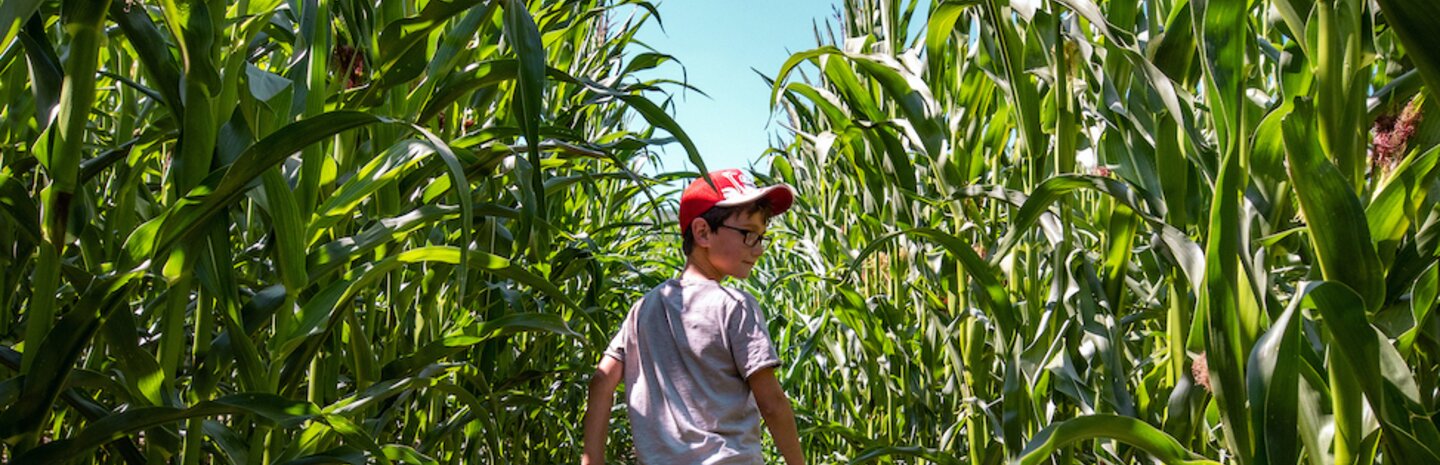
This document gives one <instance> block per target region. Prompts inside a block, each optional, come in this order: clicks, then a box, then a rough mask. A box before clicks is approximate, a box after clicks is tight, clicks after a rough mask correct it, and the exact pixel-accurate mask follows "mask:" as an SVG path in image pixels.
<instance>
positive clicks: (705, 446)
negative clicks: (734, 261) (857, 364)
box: [605, 277, 780, 464]
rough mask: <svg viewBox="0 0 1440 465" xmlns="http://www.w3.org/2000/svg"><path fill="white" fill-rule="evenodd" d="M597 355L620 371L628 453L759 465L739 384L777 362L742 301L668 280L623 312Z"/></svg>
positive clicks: (695, 283) (667, 460) (745, 297)
mask: <svg viewBox="0 0 1440 465" xmlns="http://www.w3.org/2000/svg"><path fill="white" fill-rule="evenodd" d="M605 354H606V355H608V356H611V357H614V358H615V359H617V360H620V361H622V362H624V365H625V368H624V379H625V385H626V389H627V394H628V397H629V399H630V401H629V412H630V418H631V419H632V420H631V422H632V426H633V427H634V441H635V448H636V451H637V452H638V453H639V456H641V457H644V458H646V459H647V462H650V463H664V464H686V463H696V464H700V463H704V464H732V463H733V464H752V463H753V464H758V463H761V461H760V459H761V454H760V412H759V410H758V409H757V408H756V405H755V400H754V399H753V398H752V397H751V392H750V387H749V385H748V384H747V383H746V378H748V377H749V376H750V375H751V374H753V373H755V372H756V371H758V370H760V369H762V368H767V367H773V366H776V365H779V364H780V359H779V357H778V356H777V355H776V353H775V349H774V347H773V346H772V345H771V343H770V337H769V335H768V333H767V331H766V329H765V319H764V317H763V316H762V315H761V314H760V310H759V307H758V306H757V305H756V304H755V299H754V298H753V297H751V296H750V295H749V294H747V293H745V292H744V291H740V290H737V289H729V288H726V287H724V286H721V285H720V284H719V283H716V282H715V281H711V280H708V279H703V278H694V277H684V278H679V279H670V280H667V281H665V282H664V283H662V284H661V285H659V286H657V287H656V288H655V289H654V290H652V291H650V293H648V294H646V295H645V297H644V298H643V299H641V300H640V302H638V303H637V304H636V305H635V306H634V307H632V308H631V310H630V313H629V315H628V316H626V318H625V322H624V323H622V325H621V327H620V331H619V332H618V333H617V334H616V335H615V338H614V339H613V340H612V341H611V343H610V346H609V347H608V348H607V349H606V351H605Z"/></svg>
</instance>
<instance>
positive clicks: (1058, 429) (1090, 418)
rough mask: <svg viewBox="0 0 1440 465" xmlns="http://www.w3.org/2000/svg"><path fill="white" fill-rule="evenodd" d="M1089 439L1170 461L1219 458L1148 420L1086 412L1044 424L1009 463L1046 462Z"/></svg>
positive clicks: (1184, 463) (1201, 464)
mask: <svg viewBox="0 0 1440 465" xmlns="http://www.w3.org/2000/svg"><path fill="white" fill-rule="evenodd" d="M1091 439H1114V440H1116V441H1120V442H1123V443H1125V444H1129V445H1132V446H1135V447H1137V448H1139V449H1140V450H1143V451H1145V452H1146V453H1148V454H1150V455H1151V456H1152V457H1154V458H1155V459H1157V460H1159V461H1161V462H1163V463H1166V464H1170V465H1219V462H1214V461H1211V460H1205V459H1203V458H1201V457H1200V456H1199V455H1196V454H1195V453H1194V452H1191V451H1189V450H1187V449H1185V446H1183V445H1181V444H1180V441H1177V440H1175V438H1174V437H1172V436H1170V435H1168V434H1165V432H1164V431H1160V430H1159V429H1156V428H1155V427H1154V426H1150V424H1149V423H1145V422H1143V421H1140V420H1136V419H1134V418H1130V417H1121V416H1115V415H1106V414H1094V415H1086V416H1082V417H1077V418H1072V419H1070V420H1065V421H1062V422H1059V423H1055V424H1052V425H1050V426H1046V427H1045V429H1043V430H1040V433H1039V434H1036V435H1035V437H1034V438H1032V439H1030V442H1029V443H1027V444H1025V452H1024V453H1023V454H1022V455H1021V456H1020V457H1019V458H1017V459H1015V460H1013V461H1012V462H1011V463H1012V464H1015V465H1037V464H1040V463H1045V462H1046V461H1048V460H1049V459H1050V456H1051V455H1053V454H1054V453H1055V452H1056V451H1057V450H1059V449H1060V448H1061V447H1064V446H1066V445H1069V444H1072V443H1075V442H1079V441H1085V440H1091Z"/></svg>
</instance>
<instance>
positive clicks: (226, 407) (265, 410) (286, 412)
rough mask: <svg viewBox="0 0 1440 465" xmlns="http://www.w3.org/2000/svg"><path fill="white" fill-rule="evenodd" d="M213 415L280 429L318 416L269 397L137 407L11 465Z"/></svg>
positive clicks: (56, 457) (303, 405)
mask: <svg viewBox="0 0 1440 465" xmlns="http://www.w3.org/2000/svg"><path fill="white" fill-rule="evenodd" d="M217 415H251V416H253V417H255V418H260V419H265V420H267V421H269V422H271V423H274V424H279V425H280V426H282V427H293V426H295V425H298V424H300V422H303V421H305V420H309V419H312V418H315V417H317V416H319V415H320V409H319V408H318V407H315V405H314V404H311V403H309V402H302V401H293V400H289V399H285V398H283V397H279V396H275V395H272V394H258V393H250V394H234V395H229V396H225V397H221V398H219V399H215V400H210V401H205V402H201V403H199V404H196V405H195V406H193V407H190V408H183V409H182V408H174V407H138V408H132V409H130V410H126V411H124V412H120V413H116V414H113V415H110V416H107V417H104V418H101V419H99V420H96V421H94V422H91V423H90V424H89V425H88V426H86V428H85V429H84V430H82V431H81V432H80V434H78V435H76V436H75V437H72V438H68V439H63V440H58V441H54V442H51V443H48V444H45V445H43V446H40V447H38V448H35V449H34V450H31V451H30V452H28V453H25V454H24V455H21V456H19V457H17V458H16V459H15V461H14V462H13V463H14V464H15V465H29V464H37V465H39V464H51V463H64V462H68V461H70V460H73V459H75V458H78V457H81V456H84V455H86V454H88V453H90V451H91V450H92V449H94V448H96V447H99V446H101V445H103V444H105V443H107V442H110V441H113V440H116V439H120V438H124V437H125V436H127V435H130V434H134V433H136V432H139V431H143V430H146V429H149V428H153V427H156V426H163V425H166V424H170V423H175V422H178V421H181V420H186V419H190V418H201V417H213V416H217Z"/></svg>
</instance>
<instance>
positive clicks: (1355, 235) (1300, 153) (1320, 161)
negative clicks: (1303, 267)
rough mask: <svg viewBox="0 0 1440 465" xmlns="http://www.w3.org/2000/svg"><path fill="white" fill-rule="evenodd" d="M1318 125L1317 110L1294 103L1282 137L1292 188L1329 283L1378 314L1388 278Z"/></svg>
mask: <svg viewBox="0 0 1440 465" xmlns="http://www.w3.org/2000/svg"><path fill="white" fill-rule="evenodd" d="M1314 121H1315V120H1314V110H1313V107H1311V105H1310V104H1309V103H1308V102H1305V101H1303V100H1296V101H1295V110H1294V111H1293V112H1292V113H1291V114H1290V115H1288V116H1286V117H1285V122H1284V133H1285V159H1286V160H1287V161H1289V173H1290V183H1291V184H1292V185H1294V186H1295V195H1296V197H1298V198H1299V200H1300V212H1301V214H1302V215H1304V217H1305V224H1307V225H1309V229H1310V238H1311V246H1312V247H1313V248H1314V250H1315V258H1316V260H1317V261H1319V262H1320V270H1321V272H1322V273H1323V274H1324V276H1325V279H1326V280H1329V281H1336V282H1340V283H1344V284H1345V285H1347V286H1349V287H1350V288H1351V289H1355V290H1356V291H1357V292H1359V294H1360V296H1361V297H1362V298H1363V299H1364V300H1365V308H1367V309H1369V310H1370V311H1375V310H1379V309H1380V307H1381V306H1382V305H1383V304H1384V303H1385V279H1384V276H1385V274H1384V269H1383V268H1381V265H1380V259H1379V257H1378V256H1377V255H1376V252H1375V243H1374V242H1373V241H1372V240H1371V236H1370V228H1369V227H1368V224H1369V222H1368V221H1367V218H1366V216H1365V210H1364V208H1363V207H1361V205H1360V199H1358V198H1356V197H1355V194H1354V193H1353V192H1354V191H1352V190H1351V189H1350V188H1349V187H1348V186H1349V182H1348V181H1346V180H1345V177H1344V175H1342V174H1341V173H1340V170H1339V169H1337V168H1336V167H1335V165H1333V164H1331V163H1330V161H1329V160H1326V159H1325V158H1324V156H1323V155H1321V152H1320V150H1319V149H1318V148H1317V147H1316V144H1317V143H1318V142H1317V141H1318V139H1317V138H1316V137H1315V131H1314V128H1315V125H1314Z"/></svg>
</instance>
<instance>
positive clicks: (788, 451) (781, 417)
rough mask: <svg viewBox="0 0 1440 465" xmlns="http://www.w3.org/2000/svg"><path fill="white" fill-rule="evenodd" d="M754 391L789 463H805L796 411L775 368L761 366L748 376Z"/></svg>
mask: <svg viewBox="0 0 1440 465" xmlns="http://www.w3.org/2000/svg"><path fill="white" fill-rule="evenodd" d="M746 382H748V383H750V392H752V393H754V394H755V405H756V406H758V407H760V416H761V417H764V418H765V427H766V428H769V429H770V438H771V439H774V440H775V446H776V447H778V448H779V449H780V455H781V456H784V457H785V463H786V464H788V465H803V464H804V463H805V454H804V453H803V452H801V451H800V434H799V433H798V432H797V430H796V428H795V411H794V410H792V409H791V408H790V398H789V397H787V396H785V390H784V389H781V388H780V381H779V380H777V379H775V368H774V367H767V368H761V369H760V370H759V371H756V372H755V373H754V374H751V375H750V378H749V379H747V380H746Z"/></svg>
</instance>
